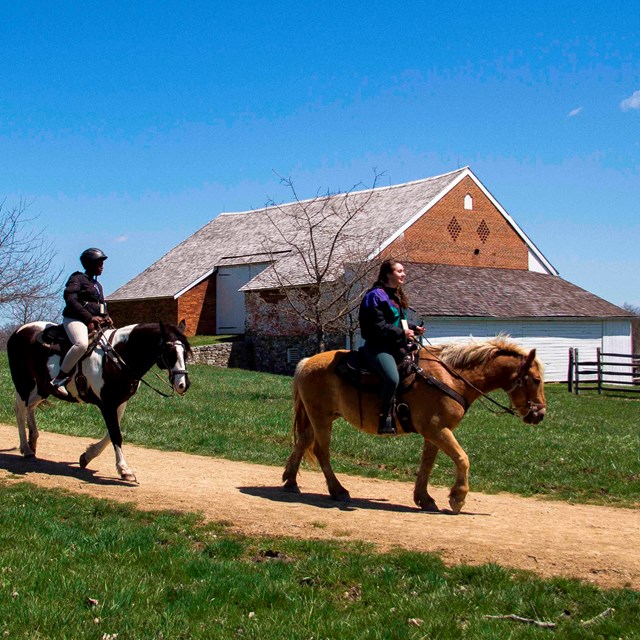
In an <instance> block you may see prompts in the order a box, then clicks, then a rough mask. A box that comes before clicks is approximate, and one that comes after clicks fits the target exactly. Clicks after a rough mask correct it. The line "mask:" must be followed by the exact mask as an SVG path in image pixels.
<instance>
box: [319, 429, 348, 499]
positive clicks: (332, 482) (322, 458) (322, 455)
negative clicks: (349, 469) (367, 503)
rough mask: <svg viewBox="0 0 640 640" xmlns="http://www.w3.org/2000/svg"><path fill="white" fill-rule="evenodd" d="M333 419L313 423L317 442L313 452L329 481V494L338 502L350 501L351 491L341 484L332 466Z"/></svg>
mask: <svg viewBox="0 0 640 640" xmlns="http://www.w3.org/2000/svg"><path fill="white" fill-rule="evenodd" d="M332 424H333V421H332V420H331V419H328V420H326V421H325V422H324V423H321V424H320V425H318V424H317V423H315V424H314V425H313V431H314V436H315V443H314V445H313V453H314V455H315V457H316V458H317V460H318V463H319V464H320V468H321V469H322V473H324V477H325V480H326V481H327V488H328V489H329V494H330V495H331V497H332V498H333V499H334V500H337V501H338V502H349V501H350V500H351V496H350V495H349V492H348V491H347V490H346V489H345V488H344V487H343V486H342V485H341V484H340V481H339V480H338V478H336V474H335V473H333V469H332V468H331V462H330V460H329V445H330V444H331V426H332Z"/></svg>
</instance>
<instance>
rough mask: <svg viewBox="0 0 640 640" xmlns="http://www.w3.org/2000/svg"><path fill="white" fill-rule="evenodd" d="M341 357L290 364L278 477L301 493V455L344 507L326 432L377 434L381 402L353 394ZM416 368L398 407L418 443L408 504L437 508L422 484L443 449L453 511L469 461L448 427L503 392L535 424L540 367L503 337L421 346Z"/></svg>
mask: <svg viewBox="0 0 640 640" xmlns="http://www.w3.org/2000/svg"><path fill="white" fill-rule="evenodd" d="M347 353H348V352H346V351H327V352H324V353H320V354H317V355H315V356H312V357H310V358H306V359H304V360H302V361H301V362H300V363H299V364H298V366H297V367H296V372H295V376H294V380H293V412H294V415H293V434H294V445H293V451H292V453H291V455H290V456H289V460H288V461H287V464H286V467H285V470H284V473H283V476H282V480H283V482H284V489H285V490H286V491H291V492H299V491H300V489H299V487H298V483H297V475H298V470H299V467H300V462H301V460H302V457H303V456H305V457H306V458H307V459H308V460H309V461H310V462H314V463H319V464H320V467H321V469H322V471H323V473H324V476H325V479H326V481H327V487H328V489H329V493H330V495H331V497H332V498H334V499H336V500H339V501H342V502H348V501H349V500H350V496H349V492H348V491H347V490H346V489H345V488H344V487H343V486H342V485H341V484H340V482H339V481H338V479H337V478H336V476H335V474H334V473H333V470H332V468H331V464H330V461H329V445H330V442H331V428H332V425H333V422H334V420H335V419H336V418H338V417H342V418H344V419H345V420H346V421H347V422H349V423H350V424H351V425H352V426H354V427H356V428H357V429H360V430H361V431H365V432H367V433H371V434H375V433H377V427H378V414H379V409H380V401H379V398H378V396H377V395H376V394H371V393H364V392H362V391H358V390H357V389H355V388H354V387H353V386H352V385H351V384H349V383H348V382H346V381H344V380H343V379H342V378H341V377H339V376H338V375H337V373H336V368H337V366H338V364H339V361H340V360H341V359H342V358H343V357H345V356H346V354H347ZM418 365H419V370H418V375H416V380H415V382H414V383H413V385H412V386H411V387H410V388H409V389H408V390H407V391H406V392H405V393H404V395H403V397H402V402H406V403H407V404H408V405H409V407H410V411H411V418H412V425H413V428H414V429H415V431H416V432H417V433H419V434H420V435H421V436H422V437H423V438H424V444H423V449H422V459H421V462H420V468H419V470H418V476H417V479H416V483H415V487H414V493H413V499H414V502H415V503H416V505H417V506H418V507H420V508H421V509H423V510H425V511H438V507H437V505H436V503H435V501H434V499H433V498H432V497H431V496H430V495H429V492H428V483H429V477H430V475H431V470H432V469H433V465H434V462H435V459H436V455H437V453H438V451H442V452H443V453H445V454H446V455H448V456H449V457H450V458H451V460H452V461H453V462H454V464H455V466H456V470H457V473H456V480H455V483H454V484H453V486H452V487H451V492H450V494H449V505H450V507H451V509H452V510H453V512H454V513H458V512H459V511H460V509H462V506H463V505H464V502H465V498H466V496H467V493H468V492H469V458H468V456H467V454H466V453H465V451H464V450H463V449H462V447H461V446H460V445H459V444H458V441H457V440H456V438H455V436H454V435H453V430H454V429H455V428H456V427H457V426H458V424H459V423H460V421H461V420H462V418H463V417H464V415H465V411H466V407H468V406H469V405H471V403H472V402H473V401H474V400H476V399H478V398H479V397H480V396H482V395H484V394H486V393H488V392H490V391H493V390H495V389H504V390H505V391H506V392H507V394H508V395H509V398H510V400H511V404H512V407H513V409H515V412H517V414H518V415H519V416H520V417H521V418H522V420H523V421H524V422H525V423H527V424H538V423H539V422H540V421H541V420H542V419H543V418H544V416H545V413H546V404H545V397H544V382H543V377H542V376H543V367H542V364H541V362H540V361H539V360H538V359H537V358H536V352H535V349H533V350H531V351H526V350H524V349H522V348H521V347H519V346H518V345H516V344H515V343H513V342H511V341H510V340H508V339H507V337H506V336H498V337H497V338H492V339H489V340H487V341H484V342H473V343H469V344H447V345H442V346H437V347H430V348H422V349H421V350H420V353H419V361H418ZM429 377H431V379H433V378H435V379H436V380H437V381H440V383H444V386H445V388H448V389H449V390H453V393H450V394H447V393H444V392H443V391H442V389H441V388H439V387H438V386H436V385H434V384H431V383H429V382H428V380H429ZM440 386H441V387H442V386H443V385H442V384H440ZM456 396H457V399H456ZM465 405H466V406H465ZM398 428H399V431H398V433H399V434H402V433H406V431H404V430H403V429H402V427H401V425H398Z"/></svg>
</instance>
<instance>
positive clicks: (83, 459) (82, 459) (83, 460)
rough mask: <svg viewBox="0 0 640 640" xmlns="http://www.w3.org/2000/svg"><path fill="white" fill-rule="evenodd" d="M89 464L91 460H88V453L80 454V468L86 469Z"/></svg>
mask: <svg viewBox="0 0 640 640" xmlns="http://www.w3.org/2000/svg"><path fill="white" fill-rule="evenodd" d="M88 464H89V461H88V460H87V456H86V454H84V453H83V454H82V455H81V456H80V468H81V469H86V468H87V465H88Z"/></svg>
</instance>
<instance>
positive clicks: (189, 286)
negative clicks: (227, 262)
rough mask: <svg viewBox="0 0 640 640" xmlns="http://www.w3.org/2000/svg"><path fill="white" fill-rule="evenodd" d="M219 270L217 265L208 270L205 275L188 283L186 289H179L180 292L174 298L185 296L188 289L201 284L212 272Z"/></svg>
mask: <svg viewBox="0 0 640 640" xmlns="http://www.w3.org/2000/svg"><path fill="white" fill-rule="evenodd" d="M216 270H217V267H213V269H210V270H209V271H207V272H206V273H205V274H204V275H202V276H200V277H199V278H198V279H197V280H194V281H193V282H192V283H191V284H188V285H187V286H186V287H185V288H184V289H182V290H180V291H178V293H176V294H174V296H173V299H174V300H177V299H178V298H179V297H180V296H183V295H184V294H185V293H187V291H189V290H190V289H193V287H195V286H196V285H198V284H200V283H201V282H202V281H203V280H206V279H207V278H208V277H209V276H210V275H211V274H212V273H214V272H215V271H216Z"/></svg>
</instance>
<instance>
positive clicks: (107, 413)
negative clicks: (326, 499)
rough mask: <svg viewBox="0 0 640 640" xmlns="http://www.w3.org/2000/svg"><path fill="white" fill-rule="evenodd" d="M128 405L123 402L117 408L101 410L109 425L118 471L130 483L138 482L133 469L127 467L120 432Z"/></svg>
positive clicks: (106, 407) (108, 407)
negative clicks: (123, 415) (121, 422)
mask: <svg viewBox="0 0 640 640" xmlns="http://www.w3.org/2000/svg"><path fill="white" fill-rule="evenodd" d="M126 404H127V403H126V402H123V403H122V404H121V405H119V406H118V407H117V408H116V407H112V406H103V407H101V408H100V410H101V412H102V417H103V418H104V421H105V422H106V423H107V429H108V430H109V437H110V438H111V444H113V449H114V451H115V454H116V469H117V471H118V473H119V474H120V477H121V478H122V479H123V480H127V481H128V482H137V479H136V476H135V474H134V473H133V471H131V469H129V465H127V461H126V460H125V459H124V453H122V432H121V431H120V420H121V418H122V414H123V413H124V409H125V407H126Z"/></svg>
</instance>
